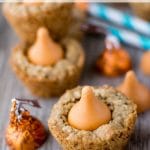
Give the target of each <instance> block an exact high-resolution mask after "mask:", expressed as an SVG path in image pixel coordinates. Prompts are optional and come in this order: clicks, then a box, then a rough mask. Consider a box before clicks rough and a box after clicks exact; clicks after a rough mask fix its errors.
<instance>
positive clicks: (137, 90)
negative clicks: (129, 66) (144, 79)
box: [117, 71, 150, 113]
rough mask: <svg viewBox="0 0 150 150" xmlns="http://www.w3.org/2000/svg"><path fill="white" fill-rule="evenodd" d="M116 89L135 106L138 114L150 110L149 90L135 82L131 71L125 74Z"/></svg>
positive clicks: (134, 76) (135, 79)
mask: <svg viewBox="0 0 150 150" xmlns="http://www.w3.org/2000/svg"><path fill="white" fill-rule="evenodd" d="M117 89H118V90H119V91H121V92H123V93H124V94H125V95H126V96H127V97H129V98H130V99H131V100H132V101H133V102H134V103H135V104H137V110H138V112H139V113H140V112H144V111H146V110H148V109H150V90H149V89H148V88H147V87H146V86H145V85H143V84H142V83H140V82H139V81H138V80H137V78H136V75H135V73H134V72H133V71H129V72H127V74H126V76H125V79H124V81H123V82H122V83H121V84H120V85H119V86H118V87H117Z"/></svg>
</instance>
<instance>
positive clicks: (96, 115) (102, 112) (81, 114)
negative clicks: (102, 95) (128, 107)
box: [68, 86, 111, 130]
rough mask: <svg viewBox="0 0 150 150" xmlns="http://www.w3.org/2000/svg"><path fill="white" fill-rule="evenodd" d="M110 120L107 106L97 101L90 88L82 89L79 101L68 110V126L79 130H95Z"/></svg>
mask: <svg viewBox="0 0 150 150" xmlns="http://www.w3.org/2000/svg"><path fill="white" fill-rule="evenodd" d="M110 120H111V112H110V110H109V108H108V107H107V105H106V104H105V103H103V102H102V101H101V100H99V99H98V98H97V97H96V96H95V94H94V92H93V89H92V88H91V87H90V86H85V87H84V88H83V89H82V95H81V99H80V101H79V102H78V103H76V104H75V105H74V106H73V107H72V108H71V110H70V112H69V115H68V121H69V124H70V125H71V126H72V127H74V128H77V129H80V130H95V129H97V128H98V127H99V126H101V125H103V124H106V123H108V122H109V121H110Z"/></svg>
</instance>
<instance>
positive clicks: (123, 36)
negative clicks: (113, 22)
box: [88, 18, 150, 50]
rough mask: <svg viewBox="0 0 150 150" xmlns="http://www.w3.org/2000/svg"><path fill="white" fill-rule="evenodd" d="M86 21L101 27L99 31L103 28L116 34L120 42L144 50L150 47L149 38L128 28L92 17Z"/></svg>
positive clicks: (109, 32)
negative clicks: (117, 26) (115, 25)
mask: <svg viewBox="0 0 150 150" xmlns="http://www.w3.org/2000/svg"><path fill="white" fill-rule="evenodd" d="M88 23H89V24H91V25H95V26H97V27H99V28H101V29H100V31H101V30H104V31H107V33H108V34H112V35H114V36H116V37H117V38H118V39H119V40H120V41H121V42H123V43H125V44H129V45H132V46H135V47H138V48H141V49H144V50H148V49H150V38H147V37H145V36H141V35H139V34H136V33H134V32H131V31H128V30H124V29H120V28H116V27H114V26H110V25H108V24H106V23H104V22H101V21H99V20H97V19H94V18H91V19H88ZM103 33H104V32H103Z"/></svg>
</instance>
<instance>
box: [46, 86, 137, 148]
mask: <svg viewBox="0 0 150 150" xmlns="http://www.w3.org/2000/svg"><path fill="white" fill-rule="evenodd" d="M82 88H83V87H77V88H75V89H73V90H68V91H67V92H66V93H65V94H64V95H63V96H62V97H61V98H60V100H59V101H58V102H57V103H56V104H55V105H54V107H53V109H52V112H51V115H50V118H49V120H48V126H49V129H50V131H51V133H52V135H53V136H54V137H55V139H56V140H57V141H58V143H59V144H60V145H61V146H62V148H63V149H64V150H89V149H92V150H106V149H108V150H121V149H123V148H124V146H125V145H126V144H127V142H128V140H129V137H130V135H131V133H132V132H133V130H134V125H135V121H136V117H137V112H136V105H135V104H133V103H132V101H130V100H129V99H128V98H127V97H126V96H125V95H123V94H122V93H120V92H118V91H117V90H116V89H114V88H112V87H109V86H103V87H93V89H94V92H95V94H96V96H97V97H101V99H102V100H103V102H104V103H106V104H107V105H108V107H109V108H110V110H111V112H112V119H111V121H110V122H109V123H108V124H104V125H102V126H100V127H99V128H97V129H96V130H93V131H85V130H78V129H75V128H73V127H71V126H70V125H69V123H68V121H67V118H68V112H69V111H70V109H71V108H72V106H73V105H74V104H75V103H76V102H78V101H79V99H80V97H81V91H82Z"/></svg>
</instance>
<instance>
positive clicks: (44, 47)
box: [28, 27, 63, 66]
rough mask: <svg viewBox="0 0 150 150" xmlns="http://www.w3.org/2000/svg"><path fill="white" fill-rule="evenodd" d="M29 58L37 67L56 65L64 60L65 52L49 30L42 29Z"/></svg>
mask: <svg viewBox="0 0 150 150" xmlns="http://www.w3.org/2000/svg"><path fill="white" fill-rule="evenodd" d="M28 58H29V60H30V61H31V62H32V63H33V64H36V65H41V66H48V65H54V64H55V63H57V62H58V61H59V60H60V59H62V58H63V50H62V48H61V46H60V45H59V44H57V43H55V42H54V41H53V40H52V39H51V37H50V36H49V33H48V30H47V29H46V28H44V27H41V28H39V30H38V32H37V39H36V41H35V43H34V44H33V46H31V47H30V49H29V51H28Z"/></svg>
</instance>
